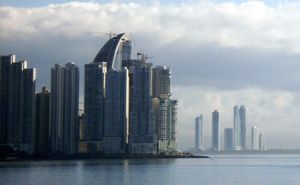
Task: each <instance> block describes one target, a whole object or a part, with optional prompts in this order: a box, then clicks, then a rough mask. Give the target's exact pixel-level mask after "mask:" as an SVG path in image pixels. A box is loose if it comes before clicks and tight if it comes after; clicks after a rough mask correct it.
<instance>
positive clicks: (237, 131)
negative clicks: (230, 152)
mask: <svg viewBox="0 0 300 185" xmlns="http://www.w3.org/2000/svg"><path fill="white" fill-rule="evenodd" d="M233 149H234V150H236V151H238V150H241V125H240V114H239V107H238V106H234V107H233Z"/></svg>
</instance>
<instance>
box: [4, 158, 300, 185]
mask: <svg viewBox="0 0 300 185" xmlns="http://www.w3.org/2000/svg"><path fill="white" fill-rule="evenodd" d="M299 174H300V155H228V156H212V158H210V159H157V160H146V159H134V160H131V159H130V160H88V161H84V160H80V161H72V160H71V161H36V162H1V163H0V184H1V185H17V184H22V185H37V184H44V185H56V184H57V185H59V184H63V185H85V184H103V185H104V184H105V185H116V184H124V185H196V184H201V185H253V184H255V185H285V184H288V185H299V184H300V180H299Z"/></svg>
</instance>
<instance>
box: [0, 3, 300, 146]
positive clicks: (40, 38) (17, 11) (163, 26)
mask: <svg viewBox="0 0 300 185" xmlns="http://www.w3.org/2000/svg"><path fill="white" fill-rule="evenodd" d="M299 9H300V3H283V4H279V5H276V6H269V5H266V4H264V3H263V2H260V1H251V2H247V3H241V4H236V3H210V2H209V1H202V2H199V3H192V2H189V3H186V4H184V3H176V4H170V3H168V4H161V3H158V2H156V3H140V4H137V3H105V4H100V3H93V2H90V3H78V2H71V3H65V4H56V5H48V6H44V7H34V8H30V7H28V8H18V7H0V54H1V55H5V54H9V53H15V54H17V58H18V59H27V60H28V61H29V65H30V66H31V67H36V68H37V70H38V74H37V75H38V88H39V89H40V87H41V86H43V85H47V86H49V79H50V68H51V67H52V66H53V65H54V64H55V63H66V62H75V63H76V64H78V66H80V67H81V69H82V70H81V76H83V65H84V64H86V63H89V62H91V61H92V60H93V58H94V56H95V55H96V53H97V52H98V51H99V49H100V48H101V47H102V45H103V44H104V43H105V41H106V40H107V39H108V36H107V35H105V34H95V33H93V32H101V33H106V32H108V31H113V32H115V33H120V32H129V33H131V35H132V37H133V41H134V44H135V47H136V50H137V51H143V52H145V53H147V54H149V55H150V56H153V57H154V58H153V59H152V62H153V63H154V64H160V65H168V66H170V67H171V68H172V79H173V82H172V83H173V95H174V97H175V98H177V99H178V100H179V116H178V117H179V122H178V130H179V145H180V147H181V148H189V147H192V146H193V140H194V139H193V137H192V136H193V133H194V131H193V127H194V117H195V116H196V115H197V114H204V117H205V124H206V125H205V128H206V144H207V145H208V146H209V144H210V139H209V137H210V132H211V130H210V127H211V123H210V122H211V118H210V117H211V112H212V111H213V110H214V109H218V110H219V111H220V114H221V125H222V126H221V127H222V129H223V128H224V127H229V126H232V116H233V115H232V114H233V113H232V107H233V106H234V105H235V104H243V105H245V106H246V108H247V114H248V117H247V118H248V128H249V129H248V130H250V126H251V125H257V126H258V127H259V128H260V130H262V131H264V132H265V134H266V136H267V140H268V148H300V146H299V144H297V141H298V140H299V139H300V134H299V133H300V126H299V124H300V122H299V120H300V114H299V112H300V101H299V94H298V91H299V90H300V86H299V84H300V44H299V43H300V12H299ZM81 82H82V80H81ZM82 87H83V84H82V83H81V88H82ZM81 91H82V90H81ZM81 96H82V95H81ZM221 131H222V132H223V130H221ZM249 135H250V132H248V136H249Z"/></svg>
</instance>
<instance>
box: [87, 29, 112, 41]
mask: <svg viewBox="0 0 300 185" xmlns="http://www.w3.org/2000/svg"><path fill="white" fill-rule="evenodd" d="M87 33H88V34H93V35H108V36H109V39H111V38H113V37H115V36H116V35H117V34H115V33H113V32H111V31H109V32H97V31H88V32H87Z"/></svg>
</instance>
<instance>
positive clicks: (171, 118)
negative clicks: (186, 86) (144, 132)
mask: <svg viewBox="0 0 300 185" xmlns="http://www.w3.org/2000/svg"><path fill="white" fill-rule="evenodd" d="M159 103H160V104H159V120H158V123H159V124H157V127H158V129H157V130H158V131H157V133H158V145H159V146H158V148H159V150H158V152H159V153H164V154H167V153H172V152H174V151H176V147H177V137H176V136H177V101H176V100H171V99H161V100H160V102H159Z"/></svg>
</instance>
